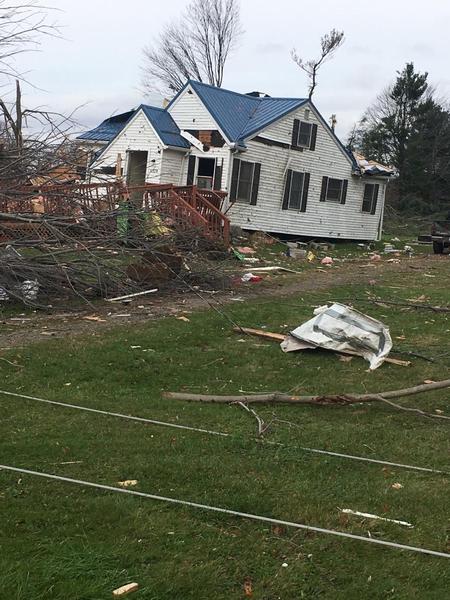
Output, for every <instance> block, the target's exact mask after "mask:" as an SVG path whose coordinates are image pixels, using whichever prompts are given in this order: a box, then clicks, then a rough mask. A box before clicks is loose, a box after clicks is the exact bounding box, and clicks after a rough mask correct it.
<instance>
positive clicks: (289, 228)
mask: <svg viewBox="0 0 450 600" xmlns="http://www.w3.org/2000/svg"><path fill="white" fill-rule="evenodd" d="M80 139H81V140H82V141H83V143H84V144H92V147H93V149H95V154H94V158H93V161H92V163H91V165H90V168H89V172H88V177H89V179H90V181H93V182H95V181H104V180H105V178H106V179H108V178H112V179H114V178H116V177H123V178H124V180H125V181H126V182H127V184H128V185H134V186H136V185H143V184H145V183H158V184H159V183H170V184H173V185H176V186H185V185H195V186H197V187H198V189H199V190H202V189H203V190H221V191H223V192H226V194H227V195H226V199H225V201H224V204H223V206H222V210H224V211H227V216H228V217H229V218H230V220H231V223H232V224H235V225H239V226H240V227H242V228H243V229H246V230H253V231H257V230H262V231H268V232H271V233H276V234H284V235H292V236H305V237H316V238H317V237H319V238H320V237H323V238H341V239H355V240H377V239H379V238H380V235H381V229H382V222H383V211H384V199H385V191H386V185H387V183H388V181H389V178H391V177H392V176H393V175H394V172H393V171H392V170H391V169H387V168H384V167H382V166H381V165H380V168H368V164H369V163H368V162H367V161H364V160H362V159H360V158H359V157H358V158H355V157H354V156H353V155H351V154H350V153H349V152H348V151H347V150H346V148H345V147H344V146H343V145H342V143H341V142H340V141H339V139H338V138H337V136H336V135H335V133H334V132H333V131H332V130H331V129H330V127H329V126H328V124H327V123H326V121H325V120H324V118H323V117H322V115H321V114H320V113H319V111H318V110H317V108H316V107H315V106H314V104H313V103H312V102H311V101H310V100H308V99H305V98H272V97H269V96H263V97H262V96H261V95H260V94H257V93H252V94H240V93H236V92H233V91H229V90H225V89H222V88H216V87H212V86H210V85H207V84H203V83H199V82H196V81H188V82H187V83H186V85H185V86H184V87H183V89H182V90H181V91H180V92H179V93H178V94H177V95H176V96H175V97H174V98H173V100H172V101H171V102H170V103H169V105H168V106H167V107H166V108H165V109H162V108H156V107H152V106H146V105H141V106H140V107H139V108H137V109H136V110H134V111H131V112H129V113H124V114H122V115H118V116H117V117H112V118H110V119H107V120H106V121H104V122H103V123H102V124H101V125H99V126H98V127H97V128H96V129H94V130H92V131H89V132H87V133H85V134H83V135H82V136H81V138H80Z"/></svg>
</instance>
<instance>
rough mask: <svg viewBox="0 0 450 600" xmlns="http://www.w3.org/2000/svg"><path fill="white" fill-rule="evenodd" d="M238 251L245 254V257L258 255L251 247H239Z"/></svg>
mask: <svg viewBox="0 0 450 600" xmlns="http://www.w3.org/2000/svg"><path fill="white" fill-rule="evenodd" d="M236 250H237V251H238V252H239V253H240V254H244V255H253V254H256V250H255V249H254V248H250V246H238V247H237V248H236Z"/></svg>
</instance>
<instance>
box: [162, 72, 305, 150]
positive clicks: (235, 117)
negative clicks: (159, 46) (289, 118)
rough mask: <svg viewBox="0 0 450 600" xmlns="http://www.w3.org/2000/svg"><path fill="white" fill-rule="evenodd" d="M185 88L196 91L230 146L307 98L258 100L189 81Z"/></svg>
mask: <svg viewBox="0 0 450 600" xmlns="http://www.w3.org/2000/svg"><path fill="white" fill-rule="evenodd" d="M188 85H190V86H191V87H192V89H193V90H195V92H196V94H197V95H198V96H199V97H200V99H201V101H202V102H203V104H204V105H205V107H206V108H207V109H208V111H209V112H210V113H211V115H212V117H213V118H214V120H215V121H216V122H217V124H218V125H219V127H220V128H221V129H222V131H223V133H224V134H225V135H226V136H227V138H228V139H229V140H230V142H239V141H241V140H244V139H245V138H248V137H250V136H251V135H253V134H254V133H256V132H258V131H261V130H262V129H264V128H265V127H267V126H268V125H270V124H271V123H273V122H274V121H277V120H278V119H280V118H281V117H283V116H284V115H286V114H288V113H289V112H291V111H293V110H295V109H296V108H298V107H299V106H302V104H305V102H307V99H306V98H270V97H264V98H258V97H255V96H248V95H247V94H239V93H237V92H232V91H230V90H225V89H223V88H218V87H214V86H212V85H208V84H206V83H199V82H198V81H192V80H190V81H188V82H187V84H186V86H188ZM186 86H185V87H186ZM183 89H185V88H183ZM177 97H178V95H177V96H176V97H175V98H174V99H173V100H172V102H174V101H175V99H176V98H177ZM169 106H170V105H169Z"/></svg>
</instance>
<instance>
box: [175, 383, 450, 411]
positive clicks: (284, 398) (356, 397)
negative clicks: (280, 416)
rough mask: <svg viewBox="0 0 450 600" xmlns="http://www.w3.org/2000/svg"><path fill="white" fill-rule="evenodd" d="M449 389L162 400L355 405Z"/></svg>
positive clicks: (445, 385)
mask: <svg viewBox="0 0 450 600" xmlns="http://www.w3.org/2000/svg"><path fill="white" fill-rule="evenodd" d="M448 387H450V379H444V380H443V381H435V382H433V383H425V384H422V385H416V386H414V387H410V388H403V389H400V390H390V391H386V392H376V393H372V394H326V395H321V396H318V395H316V396H291V395H290V394H283V393H282V392H271V393H269V394H254V395H253V394H250V395H249V394H246V395H240V396H216V395H211V394H189V393H179V392H164V393H163V398H168V399H171V400H187V401H189V402H213V403H218V404H230V403H235V402H236V403H239V402H242V403H244V404H258V403H260V404H270V403H278V404H318V405H329V404H355V403H358V402H383V401H385V400H387V399H391V398H402V397H404V396H413V395H415V394H422V393H424V392H431V391H433V390H441V389H444V388H448Z"/></svg>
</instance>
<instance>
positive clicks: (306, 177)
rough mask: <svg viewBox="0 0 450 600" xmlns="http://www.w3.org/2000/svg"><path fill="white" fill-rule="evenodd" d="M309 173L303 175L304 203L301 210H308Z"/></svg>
mask: <svg viewBox="0 0 450 600" xmlns="http://www.w3.org/2000/svg"><path fill="white" fill-rule="evenodd" d="M309 177H310V176H309V173H305V174H304V175H303V193H302V203H301V206H300V212H306V203H307V202H308V191H309Z"/></svg>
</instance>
